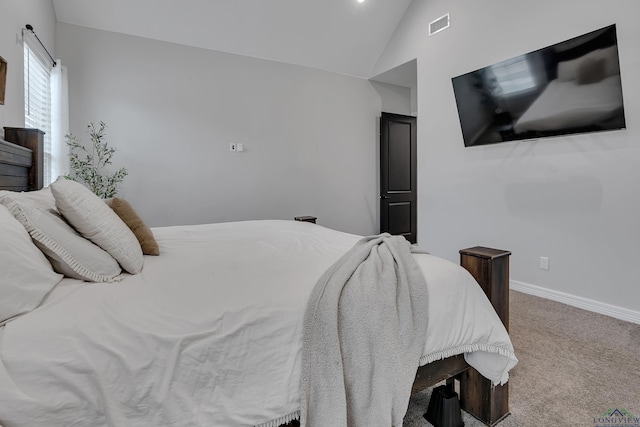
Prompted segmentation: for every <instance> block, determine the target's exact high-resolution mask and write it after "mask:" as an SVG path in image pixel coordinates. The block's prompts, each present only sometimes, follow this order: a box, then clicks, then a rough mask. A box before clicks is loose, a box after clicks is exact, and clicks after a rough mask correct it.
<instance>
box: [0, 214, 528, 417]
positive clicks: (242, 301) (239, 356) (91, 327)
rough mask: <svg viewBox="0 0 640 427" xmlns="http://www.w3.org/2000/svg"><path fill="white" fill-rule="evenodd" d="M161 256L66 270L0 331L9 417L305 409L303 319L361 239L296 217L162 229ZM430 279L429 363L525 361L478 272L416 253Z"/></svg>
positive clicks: (271, 413)
mask: <svg viewBox="0 0 640 427" xmlns="http://www.w3.org/2000/svg"><path fill="white" fill-rule="evenodd" d="M153 232H154V235H155V237H156V240H157V241H158V243H159V245H160V251H161V255H160V256H159V257H145V266H144V269H143V272H142V273H141V274H138V275H135V276H126V277H125V279H124V280H123V281H121V282H116V283H103V284H98V283H84V282H80V281H77V280H73V279H64V280H63V281H62V282H61V283H60V284H59V285H58V286H57V288H56V289H55V290H54V292H53V293H52V294H51V295H49V297H48V298H47V300H46V302H45V303H44V304H43V305H42V306H41V307H39V308H38V309H36V310H35V311H33V312H31V313H29V314H27V315H25V316H22V317H20V318H18V319H16V320H14V321H11V322H10V323H8V324H7V325H6V326H5V327H4V328H2V329H0V385H1V386H0V424H3V425H4V426H5V427H11V426H27V425H28V426H47V427H54V426H65V427H66V426H83V427H84V426H106V425H109V426H124V425H126V426H176V425H180V426H214V425H215V426H254V425H261V424H262V425H278V424H279V423H280V422H285V421H288V420H290V419H292V418H295V417H296V416H297V414H298V411H299V404H300V397H299V388H300V371H301V370H300V362H301V348H302V335H301V334H302V320H303V315H304V309H305V304H306V301H307V299H308V297H309V295H310V293H311V290H312V288H313V286H314V285H315V283H316V281H317V279H318V278H319V276H320V275H321V274H322V273H323V272H324V271H325V270H326V269H327V268H328V267H329V266H330V265H331V264H333V262H335V261H336V260H337V259H338V258H339V257H340V256H341V255H342V254H343V253H345V252H346V251H348V250H349V249H350V248H351V247H352V246H353V244H355V242H356V241H357V240H358V239H359V238H360V237H359V236H355V235H351V234H346V233H341V232H338V231H334V230H330V229H327V228H324V227H321V226H318V225H314V224H310V223H305V222H296V221H247V222H238V223H223V224H209V225H198V226H180V227H163V228H155V229H153ZM416 260H417V261H418V264H419V265H420V266H421V268H422V269H423V271H424V273H425V279H426V282H427V285H428V287H429V298H430V299H429V320H428V321H429V326H428V331H429V332H428V336H427V341H426V344H425V350H424V356H423V358H422V360H421V364H424V363H427V362H431V361H433V360H437V359H441V358H444V357H447V356H451V355H454V354H460V353H462V352H467V353H466V354H465V357H466V358H467V361H469V363H470V364H472V366H474V367H476V369H478V370H479V371H480V372H481V373H483V374H484V375H485V376H487V377H489V378H490V379H492V380H493V381H494V382H504V381H506V379H507V378H508V371H509V369H511V368H512V367H513V366H514V365H515V363H516V362H517V359H516V357H515V355H514V354H513V347H512V345H511V342H510V340H509V337H508V335H507V332H506V330H505V329H504V327H503V326H502V323H501V322H500V320H499V318H498V316H497V315H496V313H495V311H494V310H493V308H492V307H491V305H490V303H489V301H488V300H487V299H486V297H485V296H484V294H483V292H482V290H481V289H480V287H479V286H478V285H477V283H476V282H475V281H474V280H473V279H472V277H471V275H470V274H469V273H468V272H467V271H466V270H464V269H462V268H461V267H459V266H457V265H455V264H453V263H451V262H448V261H446V260H443V259H440V258H437V257H434V256H430V255H416Z"/></svg>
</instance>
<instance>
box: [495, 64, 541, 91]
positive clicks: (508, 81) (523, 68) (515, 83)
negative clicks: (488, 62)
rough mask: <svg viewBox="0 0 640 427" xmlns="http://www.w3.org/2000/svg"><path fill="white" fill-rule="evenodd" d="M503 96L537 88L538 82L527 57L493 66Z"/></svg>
mask: <svg viewBox="0 0 640 427" xmlns="http://www.w3.org/2000/svg"><path fill="white" fill-rule="evenodd" d="M491 70H492V71H493V73H494V74H495V76H496V79H497V81H498V84H499V85H500V89H502V94H503V95H508V94H513V93H517V92H522V91H525V90H529V89H533V88H535V87H536V80H535V77H534V75H533V73H532V72H531V67H530V65H529V61H528V60H527V57H526V56H519V57H517V58H513V59H510V60H507V61H503V62H501V63H500V64H497V65H492V66H491Z"/></svg>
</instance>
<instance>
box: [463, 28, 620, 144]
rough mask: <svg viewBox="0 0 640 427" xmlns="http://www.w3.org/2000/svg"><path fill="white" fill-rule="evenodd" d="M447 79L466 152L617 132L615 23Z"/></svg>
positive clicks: (617, 91)
mask: <svg viewBox="0 0 640 427" xmlns="http://www.w3.org/2000/svg"><path fill="white" fill-rule="evenodd" d="M451 80H452V83H453V91H454V94H455V98H456V104H457V107H458V116H459V118H460V126H461V128H462V136H463V139H464V145H465V146H466V147H471V146H476V145H485V144H495V143H498V142H505V141H516V140H522V139H533V138H542V137H548V136H557V135H568V134H575V133H586V132H597V131H606V130H616V129H624V128H625V117H624V105H623V102H622V84H621V80H620V62H619V60H618V43H617V36H616V26H615V24H614V25H610V26H608V27H605V28H601V29H599V30H596V31H592V32H590V33H587V34H584V35H581V36H579V37H575V38H572V39H570V40H566V41H563V42H561V43H557V44H554V45H552V46H548V47H545V48H543V49H539V50H536V51H534V52H529V53H526V54H524V55H520V56H517V57H515V58H511V59H507V60H505V61H501V62H498V63H496V64H493V65H490V66H488V67H484V68H481V69H479V70H476V71H472V72H470V73H467V74H463V75H461V76H458V77H454V78H452V79H451Z"/></svg>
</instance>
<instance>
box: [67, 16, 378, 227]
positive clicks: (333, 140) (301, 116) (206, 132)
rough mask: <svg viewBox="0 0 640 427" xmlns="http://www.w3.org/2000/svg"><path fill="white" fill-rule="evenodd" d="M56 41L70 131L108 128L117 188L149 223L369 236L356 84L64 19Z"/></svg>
mask: <svg viewBox="0 0 640 427" xmlns="http://www.w3.org/2000/svg"><path fill="white" fill-rule="evenodd" d="M57 43H58V47H59V54H60V57H61V59H62V61H63V62H64V63H65V65H67V66H68V68H69V81H70V83H69V86H70V116H71V130H72V132H73V133H74V134H76V135H77V136H80V137H82V138H84V140H85V141H86V140H87V137H86V134H85V127H86V125H87V124H88V123H89V122H91V121H93V122H98V121H100V120H102V121H105V122H106V123H107V126H108V129H107V131H108V134H107V141H108V142H109V143H110V144H111V145H112V146H114V147H116V148H117V149H118V152H117V153H116V155H115V157H114V160H115V162H116V165H115V166H118V167H119V166H125V167H127V168H128V170H129V173H130V174H129V176H128V177H127V178H126V181H125V183H124V186H123V188H122V191H121V194H120V196H122V197H125V198H127V199H128V200H129V201H130V202H131V203H132V204H133V206H134V208H136V210H137V211H138V212H139V213H140V215H141V216H142V217H143V219H145V220H146V221H147V222H148V223H149V224H150V225H151V226H160V225H170V224H190V223H207V222H222V221H233V220H248V219H266V218H280V219H291V218H293V217H294V216H297V215H315V216H317V217H318V218H319V219H318V222H319V224H322V225H325V226H328V227H332V228H336V229H339V230H344V231H348V232H352V233H358V234H371V233H375V232H377V230H378V226H379V225H378V224H379V219H378V217H379V213H378V198H377V196H378V192H377V187H378V185H377V184H378V183H377V181H376V178H375V177H376V170H377V150H378V149H377V146H378V136H377V133H376V129H377V121H378V117H379V115H380V111H381V99H380V96H379V95H378V94H377V92H376V91H375V89H374V88H373V87H372V85H371V84H370V83H369V82H368V81H367V80H364V79H357V78H352V77H346V76H342V75H338V74H334V73H328V72H322V71H317V70H313V69H309V68H304V67H299V66H293V65H287V64H283V63H279V62H273V61H267V60H262V59H255V58H249V57H243V56H237V55H232V54H227V53H221V52H213V51H207V50H203V49H197V48H190V47H185V46H181V45H176V44H170V43H165V42H158V41H153V40H149V39H144V38H140V37H132V36H125V35H121V34H116V33H110V32H104V31H98V30H93V29H88V28H84V27H78V26H74V25H69V24H63V23H58V28H57ZM230 143H242V144H244V148H245V150H246V151H245V152H244V153H230V152H229V144H230Z"/></svg>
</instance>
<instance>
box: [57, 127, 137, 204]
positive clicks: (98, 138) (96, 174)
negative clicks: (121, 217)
mask: <svg viewBox="0 0 640 427" xmlns="http://www.w3.org/2000/svg"><path fill="white" fill-rule="evenodd" d="M105 128H106V125H105V123H104V122H102V121H101V122H100V125H99V126H98V127H96V126H95V125H94V124H93V123H89V125H88V126H87V132H88V133H89V137H90V138H91V148H90V149H87V148H86V147H85V146H84V144H82V143H81V142H80V140H79V139H78V138H76V137H75V136H74V135H73V134H71V133H69V134H67V135H65V140H66V143H67V146H68V147H69V164H70V166H71V173H70V174H69V175H66V176H65V178H67V179H72V180H74V181H78V182H81V183H83V184H85V185H86V186H87V187H88V188H89V189H90V190H91V191H93V192H94V193H95V194H96V195H97V196H98V197H100V198H102V199H108V198H110V197H114V196H115V195H116V194H117V192H118V187H119V186H120V184H121V183H122V181H124V178H125V177H126V176H127V174H128V172H127V169H125V168H120V169H118V170H117V171H115V172H114V173H113V174H108V173H107V172H106V170H105V167H106V166H107V165H110V164H111V158H112V157H113V154H114V153H115V152H116V149H115V148H113V147H110V146H109V145H108V144H107V142H106V141H105Z"/></svg>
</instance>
